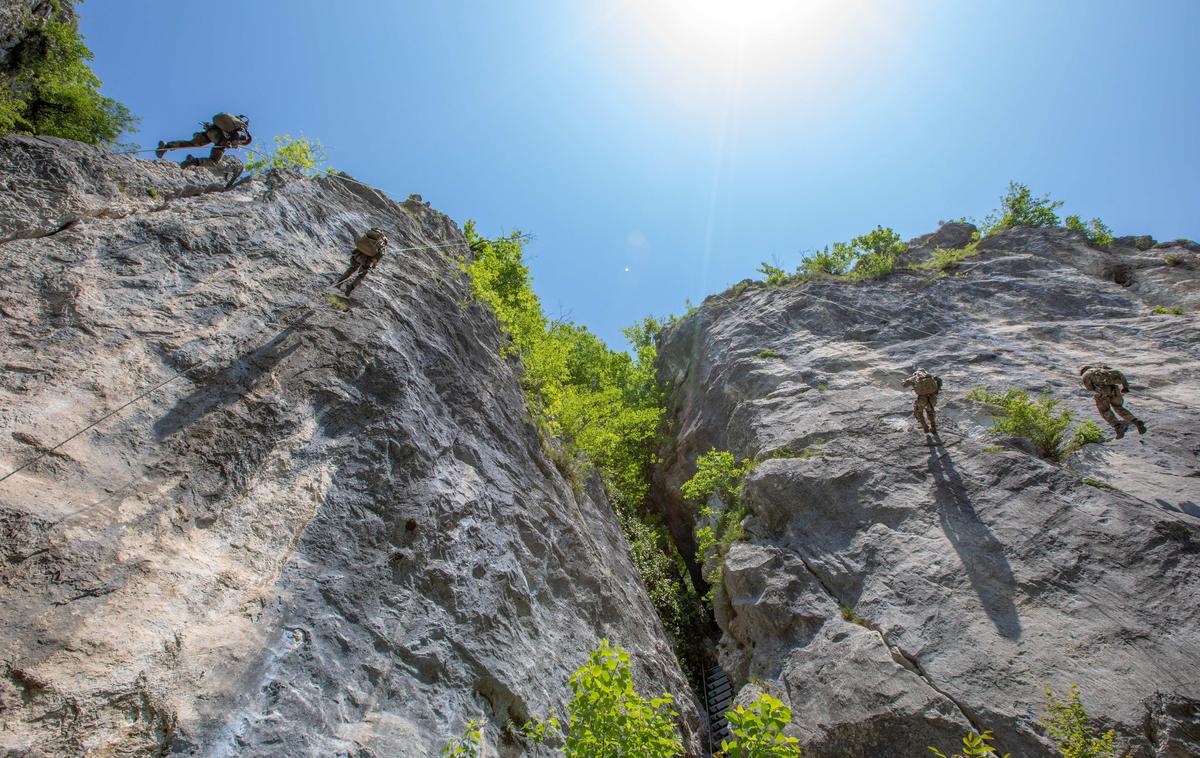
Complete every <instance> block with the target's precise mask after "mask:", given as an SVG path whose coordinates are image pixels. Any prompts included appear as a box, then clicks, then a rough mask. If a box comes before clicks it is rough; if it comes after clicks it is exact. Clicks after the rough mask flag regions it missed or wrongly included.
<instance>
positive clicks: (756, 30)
mask: <svg viewBox="0 0 1200 758" xmlns="http://www.w3.org/2000/svg"><path fill="white" fill-rule="evenodd" d="M621 8H622V10H621V11H620V12H618V13H616V14H615V15H614V16H613V17H612V19H611V20H612V22H613V23H612V25H611V27H610V30H611V31H612V33H614V34H616V35H617V37H616V38H615V42H616V43H617V44H618V46H619V49H620V50H621V55H620V57H619V58H618V60H621V61H623V63H624V64H625V65H626V66H627V67H628V70H629V71H630V72H631V74H632V75H633V76H634V77H636V78H637V79H638V80H643V81H646V80H648V81H661V83H662V84H663V85H665V91H669V92H671V93H672V96H674V97H683V98H688V97H694V96H700V95H697V93H701V94H702V93H713V92H716V91H718V90H720V89H722V88H728V87H730V86H734V83H735V82H738V83H740V84H738V85H737V86H744V88H745V95H746V97H748V98H750V99H758V98H761V97H762V96H763V94H764V93H768V94H769V92H770V91H771V88H774V87H789V86H792V87H837V86H838V85H839V82H840V81H841V80H843V79H844V78H845V77H846V76H848V75H849V74H850V73H851V72H852V71H853V70H855V69H856V68H858V67H860V66H862V65H864V64H866V63H868V62H869V61H871V60H875V59H877V58H878V56H879V55H880V54H881V53H882V52H883V50H884V48H886V47H888V46H889V41H890V39H891V38H894V37H895V36H896V35H895V30H894V28H893V26H894V21H893V19H892V18H891V16H893V15H894V14H893V13H892V12H890V11H889V10H888V6H887V5H884V4H881V3H878V2H875V1H874V0H736V1H729V0H724V1H722V0H627V2H624V3H622V5H621Z"/></svg>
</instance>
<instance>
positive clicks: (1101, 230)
mask: <svg viewBox="0 0 1200 758" xmlns="http://www.w3.org/2000/svg"><path fill="white" fill-rule="evenodd" d="M1064 223H1065V224H1066V226H1067V228H1068V229H1070V230H1071V231H1073V232H1083V233H1084V234H1086V235H1087V238H1088V241H1089V242H1091V243H1092V244H1093V245H1099V246H1100V247H1103V246H1105V245H1111V244H1112V241H1113V235H1112V229H1109V228H1108V225H1107V224H1105V223H1104V222H1103V221H1101V220H1100V219H1098V218H1094V219H1092V220H1091V221H1088V222H1087V223H1086V224H1085V223H1084V222H1083V220H1082V219H1080V218H1079V216H1075V215H1071V216H1067V218H1066V219H1065V221H1064Z"/></svg>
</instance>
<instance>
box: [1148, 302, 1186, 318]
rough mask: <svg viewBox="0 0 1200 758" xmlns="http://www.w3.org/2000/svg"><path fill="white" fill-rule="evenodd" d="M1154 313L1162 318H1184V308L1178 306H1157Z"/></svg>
mask: <svg viewBox="0 0 1200 758" xmlns="http://www.w3.org/2000/svg"><path fill="white" fill-rule="evenodd" d="M1154 312H1155V313H1157V314H1158V315H1160V316H1182V315H1183V308H1181V307H1180V306H1178V305H1170V306H1168V305H1156V306H1155V307H1154Z"/></svg>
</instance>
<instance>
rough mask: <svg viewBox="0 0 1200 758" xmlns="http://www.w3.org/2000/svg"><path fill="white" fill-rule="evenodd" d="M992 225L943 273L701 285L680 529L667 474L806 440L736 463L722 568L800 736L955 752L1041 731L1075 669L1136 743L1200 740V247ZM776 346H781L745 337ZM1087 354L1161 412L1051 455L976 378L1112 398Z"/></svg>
mask: <svg viewBox="0 0 1200 758" xmlns="http://www.w3.org/2000/svg"><path fill="white" fill-rule="evenodd" d="M980 247H981V249H982V250H983V251H984V252H983V253H982V254H981V255H979V256H978V257H975V258H971V259H968V260H966V261H964V262H963V263H962V265H960V266H959V267H958V268H957V269H954V270H952V271H950V272H948V275H946V276H943V277H938V276H935V275H933V274H919V273H913V272H900V273H897V274H894V275H893V276H891V277H889V278H888V279H886V280H883V281H877V282H865V283H859V284H846V283H836V282H813V283H808V284H803V285H799V286H794V287H786V288H779V289H771V288H766V287H764V286H761V285H759V286H755V287H751V288H749V289H747V290H746V291H744V292H742V293H741V294H726V295H721V296H716V297H712V298H709V299H708V300H707V301H706V302H705V304H704V305H703V307H702V308H700V309H699V310H698V311H697V312H696V313H694V314H692V315H691V316H689V317H687V318H685V319H683V320H682V321H680V322H679V323H677V324H676V325H675V326H674V327H673V328H671V329H670V330H669V331H667V332H666V333H665V334H664V335H663V337H662V343H661V346H660V353H659V370H660V377H661V378H662V379H663V380H664V381H666V382H668V383H669V384H670V385H671V387H672V389H673V395H674V400H673V405H672V408H671V410H670V414H669V419H670V423H671V425H672V429H673V431H674V433H675V434H674V437H675V439H674V441H673V443H672V444H671V446H670V447H669V448H668V449H666V450H664V459H665V461H666V462H665V464H664V465H663V466H662V467H661V469H660V470H659V471H658V473H657V481H656V492H657V494H658V496H659V497H660V498H661V499H662V500H663V502H664V503H665V504H666V507H667V509H668V512H669V515H670V522H671V525H672V530H673V534H674V536H675V538H676V540H677V542H679V544H681V546H682V547H683V549H684V550H685V551H688V552H691V551H692V550H694V544H695V543H694V539H693V535H692V528H693V512H692V510H691V509H690V508H689V506H688V505H686V504H685V503H683V502H682V500H681V498H680V496H679V494H678V487H679V485H680V484H682V483H683V482H684V481H686V480H687V479H688V478H689V477H690V476H691V475H692V474H693V473H694V471H695V459H696V457H697V456H698V455H700V454H702V453H704V452H706V451H708V450H709V449H711V448H717V449H728V450H732V451H733V452H734V453H735V454H737V455H738V456H739V457H752V456H759V455H762V454H764V453H770V452H772V451H775V450H779V449H781V448H784V447H790V448H792V449H793V450H795V451H797V452H799V451H805V450H808V451H810V452H809V457H790V458H780V459H775V460H768V461H765V462H764V463H762V464H761V465H759V466H758V468H757V469H756V470H755V471H754V473H753V474H752V475H751V476H750V477H749V478H748V481H747V483H746V486H745V490H744V494H743V501H744V502H745V503H746V504H747V505H748V506H749V507H750V509H751V515H750V516H749V517H748V518H747V519H746V522H745V523H746V526H747V528H748V531H749V538H748V539H747V540H746V541H744V542H739V543H735V544H734V546H733V547H732V549H731V550H730V552H729V554H728V556H727V559H726V563H725V568H724V579H723V582H722V585H721V587H719V588H718V591H717V593H716V594H717V604H716V609H715V610H716V616H717V620H718V622H719V624H720V626H721V628H722V632H723V635H722V639H721V642H720V660H721V663H722V666H723V667H724V668H725V670H726V671H727V672H729V673H730V674H731V676H732V678H733V679H734V680H736V682H737V683H738V684H739V685H744V688H743V689H742V691H741V693H740V694H739V700H740V701H742V702H745V701H746V700H748V699H750V698H751V697H752V696H753V695H754V693H755V692H757V691H759V690H766V691H769V692H771V693H773V694H775V695H776V696H778V697H781V698H782V699H783V700H784V701H785V702H786V703H788V704H789V705H790V706H791V707H792V709H793V715H794V723H793V724H792V726H791V727H790V728H791V730H792V732H793V733H794V734H795V735H796V736H798V737H800V738H801V740H802V744H803V747H804V754H805V755H806V756H809V757H810V758H812V757H813V756H879V757H881V758H882V757H883V756H897V755H921V754H927V751H926V750H925V746H926V745H938V746H940V747H942V749H943V750H947V752H949V749H950V748H951V747H952V746H953V745H955V744H957V741H958V739H959V737H960V736H961V734H962V733H964V732H965V731H966V730H967V729H970V728H975V729H981V728H990V729H993V730H994V731H995V733H996V735H997V737H998V742H999V743H1000V744H1001V745H1002V746H1003V748H1004V749H1005V750H1009V751H1012V754H1013V755H1014V756H1040V755H1045V754H1048V752H1049V746H1048V744H1047V743H1046V742H1045V740H1044V739H1043V738H1042V736H1041V732H1040V729H1039V728H1038V725H1037V720H1038V717H1039V716H1040V712H1041V703H1042V699H1043V692H1044V690H1045V688H1046V687H1053V688H1056V689H1057V690H1059V691H1062V690H1064V689H1066V688H1067V687H1068V686H1069V685H1070V684H1072V683H1078V684H1079V685H1080V688H1081V691H1082V692H1083V700H1084V704H1085V706H1086V707H1087V709H1088V711H1089V713H1090V714H1091V715H1092V716H1094V717H1095V718H1096V721H1097V725H1098V726H1100V727H1102V728H1107V727H1109V726H1111V727H1113V728H1115V729H1116V730H1117V731H1118V733H1119V735H1120V738H1121V740H1122V742H1123V744H1124V745H1125V746H1126V748H1127V749H1128V750H1129V751H1131V753H1132V754H1133V755H1136V756H1150V755H1158V756H1182V755H1192V754H1195V753H1194V752H1193V751H1194V749H1195V745H1196V734H1197V732H1198V731H1200V720H1198V717H1197V712H1198V711H1197V706H1198V705H1200V645H1197V644H1196V642H1195V641H1196V640H1198V639H1200V383H1198V382H1200V333H1198V330H1197V327H1198V326H1200V319H1198V317H1197V315H1196V308H1197V306H1198V305H1200V302H1198V301H1200V277H1198V274H1197V271H1198V268H1200V266H1198V259H1197V257H1196V254H1195V252H1194V249H1193V248H1192V247H1191V245H1190V244H1188V243H1185V242H1175V243H1166V244H1165V245H1162V246H1160V247H1154V241H1153V240H1148V239H1145V240H1142V239H1138V238H1125V239H1122V240H1119V241H1118V242H1117V243H1115V244H1114V245H1113V246H1112V247H1111V249H1108V250H1099V249H1097V248H1094V247H1092V246H1090V245H1088V244H1087V243H1086V240H1085V239H1084V238H1083V236H1082V235H1079V234H1075V233H1072V232H1068V231H1066V230H1062V229H1044V230H1034V229H1012V230H1009V231H1006V232H1004V233H1001V234H998V235H996V236H995V237H992V238H990V239H988V240H986V241H985V242H984V243H982V244H981V246H980ZM1118 282H1120V283H1118ZM1156 305H1163V306H1175V305H1180V306H1184V307H1185V308H1186V310H1187V315H1184V316H1172V315H1156V314H1154V313H1153V311H1152V307H1153V306H1156ZM768 349H769V350H773V351H775V352H776V353H778V354H779V356H780V357H779V358H763V357H757V356H756V354H758V353H760V351H763V350H768ZM1096 359H1103V360H1106V361H1108V362H1109V363H1111V364H1112V365H1114V366H1118V367H1120V368H1122V369H1124V370H1125V372H1126V374H1127V375H1128V377H1129V379H1130V382H1131V383H1132V385H1133V391H1132V393H1131V394H1130V395H1129V398H1128V405H1129V407H1131V408H1132V409H1133V410H1134V411H1135V412H1136V413H1137V414H1139V415H1140V416H1141V417H1142V418H1144V419H1146V421H1147V423H1148V424H1149V431H1148V433H1147V434H1146V436H1145V437H1143V438H1139V437H1138V435H1137V433H1136V432H1133V431H1131V432H1130V434H1129V436H1127V437H1125V438H1124V439H1123V440H1119V441H1115V440H1113V439H1112V433H1111V430H1108V428H1107V426H1105V429H1106V433H1107V440H1106V441H1105V442H1104V443H1103V444H1100V445H1088V446H1086V447H1085V449H1084V450H1083V451H1081V452H1080V453H1077V454H1076V455H1074V456H1072V457H1071V458H1070V459H1069V460H1067V461H1066V463H1065V465H1064V466H1062V467H1060V466H1056V465H1053V464H1050V463H1047V462H1046V461H1043V460H1040V459H1039V458H1037V457H1035V456H1033V455H1031V454H1029V453H1028V452H1026V451H1025V450H1023V449H1022V448H1021V446H1020V445H1019V444H1017V442H1016V441H1015V440H1002V439H996V438H995V437H994V436H993V435H990V434H989V433H988V431H987V428H988V427H989V426H990V424H991V419H990V416H989V415H988V413H987V412H986V409H984V408H983V407H981V406H980V405H978V404H977V403H974V402H972V401H968V400H967V399H965V397H964V395H965V394H966V393H967V391H968V390H970V389H971V388H972V387H974V386H978V385H986V386H988V387H990V388H992V389H994V390H996V389H1005V388H1020V389H1026V390H1029V391H1031V392H1040V391H1042V390H1043V389H1049V391H1050V392H1051V393H1052V394H1053V396H1054V397H1055V398H1057V399H1059V400H1061V401H1062V402H1063V403H1064V404H1065V407H1067V408H1069V409H1070V410H1071V411H1072V412H1073V413H1074V414H1076V416H1077V417H1079V418H1092V419H1095V420H1097V421H1100V420H1099V419H1098V418H1097V416H1096V412H1095V408H1094V406H1093V404H1092V401H1091V397H1090V393H1087V392H1086V391H1084V390H1083V389H1082V388H1081V387H1080V386H1079V384H1078V375H1077V373H1076V371H1077V367H1078V366H1079V365H1081V364H1083V363H1085V362H1089V361H1094V360H1096ZM917 365H921V366H924V367H926V368H928V369H930V370H932V371H934V372H936V373H939V374H940V375H941V376H942V377H943V378H944V379H945V388H944V391H943V392H942V394H941V399H940V403H939V414H940V419H941V422H940V423H941V427H942V431H943V433H942V444H940V445H930V444H927V441H926V439H925V438H924V435H923V434H922V433H921V432H920V430H919V428H918V426H917V424H916V422H915V420H914V419H913V418H912V415H911V411H912V399H913V397H912V393H911V391H909V390H905V389H903V388H902V387H901V386H900V381H901V380H902V379H903V378H904V377H905V376H906V375H908V374H909V373H910V372H911V371H912V370H913V369H914V368H915V367H916V366H917ZM1101 424H1102V425H1103V422H1101ZM1085 478H1088V479H1091V480H1094V483H1095V484H1097V485H1102V486H1093V485H1089V484H1086V483H1084V481H1083V479H1085ZM843 608H848V609H852V610H853V611H854V613H856V614H857V615H858V616H859V617H861V618H862V620H863V623H861V624H858V623H853V622H852V621H847V620H844V619H843V617H842V612H841V609H843Z"/></svg>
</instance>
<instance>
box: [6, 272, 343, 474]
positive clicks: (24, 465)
mask: <svg viewBox="0 0 1200 758" xmlns="http://www.w3.org/2000/svg"><path fill="white" fill-rule="evenodd" d="M322 289H324V288H323V287H322ZM306 305H307V304H306V303H302V304H300V305H296V306H292V307H291V308H289V309H288V310H286V311H284V313H285V314H290V313H291V312H293V311H295V310H298V309H300V308H303V307H305V306H306ZM279 320H280V319H279V318H278V317H277V318H274V319H271V320H270V321H268V322H267V323H266V324H264V326H268V325H271V324H274V323H277V322H278V321H279ZM251 336H253V335H251ZM248 341H249V337H247V338H246V339H244V340H241V341H240V342H239V343H237V345H236V346H237V347H241V346H243V345H244V344H245V343H246V342H248ZM222 352H224V350H222V349H218V350H216V351H215V352H214V353H213V354H212V355H210V356H209V357H207V358H205V359H204V360H202V361H200V362H199V363H197V364H196V365H194V366H192V367H190V368H187V369H184V370H182V371H177V372H175V373H174V374H172V375H171V376H169V377H168V378H166V379H164V380H163V381H161V382H159V383H158V384H155V385H154V386H153V387H150V388H149V389H147V390H144V391H142V392H140V393H138V394H137V395H136V396H134V397H133V398H131V399H130V400H127V401H126V402H124V403H122V404H121V405H119V406H117V407H116V408H114V409H113V410H111V411H108V412H107V413H105V414H104V415H103V416H101V417H100V418H98V419H96V420H95V421H92V422H91V423H89V424H88V425H86V426H84V427H83V428H82V429H79V430H78V431H76V432H74V433H73V434H71V435H70V436H69V437H67V438H65V439H63V440H62V441H60V442H58V443H55V444H54V445H52V446H51V447H48V448H46V449H44V450H41V451H40V452H38V454H37V455H35V456H33V457H32V458H30V459H29V460H27V461H25V462H24V463H22V464H21V465H20V466H17V467H16V468H15V469H13V470H12V471H9V472H8V473H7V474H5V475H4V476H0V482H3V481H5V480H6V479H8V478H9V477H11V476H13V475H15V474H17V473H19V472H21V471H24V470H25V469H27V468H29V467H30V466H32V465H33V464H35V463H37V462H38V461H40V460H42V459H43V458H45V457H46V456H48V455H50V454H51V453H53V452H55V451H56V450H58V449H59V448H61V447H62V446H63V445H65V444H67V443H68V442H70V441H71V440H74V439H76V438H78V437H79V436H80V435H81V434H84V433H85V432H88V431H90V430H92V429H95V428H96V427H97V426H99V425H100V424H102V423H104V422H105V421H107V420H108V419H110V418H112V417H113V416H116V415H117V414H119V413H120V412H121V411H123V410H125V409H126V408H128V407H129V406H131V405H133V404H135V403H137V402H138V401H139V400H143V399H145V398H147V397H149V396H150V395H153V394H154V393H155V392H158V391H159V390H160V389H162V388H163V387H166V386H167V385H168V384H170V383H171V382H173V381H175V380H176V379H179V378H180V377H184V376H187V375H188V374H191V373H193V372H195V371H198V370H200V369H201V368H203V367H204V366H207V365H208V364H209V363H212V362H213V361H214V360H216V359H217V358H218V357H220V355H221V353H222Z"/></svg>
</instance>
